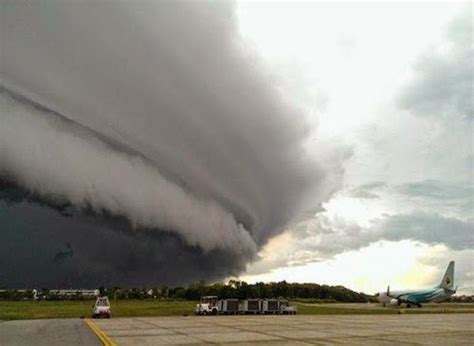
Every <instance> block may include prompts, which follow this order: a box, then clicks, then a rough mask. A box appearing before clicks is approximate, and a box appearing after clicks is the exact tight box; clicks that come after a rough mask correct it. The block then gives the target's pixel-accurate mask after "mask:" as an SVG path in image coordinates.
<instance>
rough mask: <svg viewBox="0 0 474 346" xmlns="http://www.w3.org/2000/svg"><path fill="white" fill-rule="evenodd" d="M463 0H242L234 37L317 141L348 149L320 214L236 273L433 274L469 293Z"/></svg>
mask: <svg viewBox="0 0 474 346" xmlns="http://www.w3.org/2000/svg"><path fill="white" fill-rule="evenodd" d="M471 5H472V4H469V3H456V2H445V3H430V2H422V3H415V4H414V3H408V2H398V3H392V2H391V3H386V2H384V3H374V2H367V3H362V4H361V3H349V4H348V3H345V4H342V3H323V2H316V3H314V2H298V3H288V2H279V3H273V2H261V3H252V2H242V3H239V7H238V13H239V14H238V17H239V28H240V32H241V34H242V35H243V37H244V38H245V40H247V41H249V42H251V46H252V47H254V49H255V50H256V51H258V53H259V54H260V56H261V57H262V59H264V60H265V62H266V63H267V64H269V65H270V66H272V71H273V73H274V74H275V78H276V79H278V81H279V83H281V84H280V88H281V89H282V90H283V92H284V93H285V94H286V95H289V97H290V98H291V99H292V100H293V101H294V102H295V103H297V104H298V106H299V107H301V108H302V109H304V110H305V114H306V115H307V116H308V117H309V118H310V121H313V122H314V123H315V124H316V128H317V129H316V131H315V134H314V139H313V141H312V142H310V143H308V144H307V148H308V150H309V151H311V150H313V148H315V147H317V146H318V145H319V141H323V142H333V143H334V142H335V143H338V144H339V145H341V146H344V147H346V148H349V149H348V150H349V153H348V154H347V157H346V158H345V160H344V177H343V184H342V187H341V189H339V190H338V191H337V192H336V193H335V194H334V195H333V196H332V198H331V199H330V200H329V201H327V202H325V203H323V209H324V210H323V211H322V212H319V213H317V214H315V215H313V216H312V217H310V218H309V220H305V221H304V222H301V223H299V224H296V225H294V226H292V227H290V228H288V230H287V231H286V232H285V233H283V234H282V235H280V236H279V237H277V238H274V239H273V240H271V241H270V242H269V243H268V244H267V245H266V247H265V248H264V249H263V251H262V252H261V253H260V257H261V258H260V260H259V261H257V262H255V263H253V264H252V265H250V266H249V268H248V271H247V273H246V274H245V275H243V276H241V278H242V279H244V280H246V281H250V282H255V281H273V280H277V281H278V280H287V281H299V282H301V281H304V282H307V281H309V282H311V281H316V282H324V283H328V284H336V283H337V284H343V285H345V286H347V287H350V288H352V289H355V290H360V291H365V292H377V291H381V290H383V289H384V287H386V285H388V284H390V285H392V286H391V287H397V288H407V287H410V288H418V287H427V286H430V285H435V284H438V281H439V280H440V278H441V276H442V273H443V272H444V270H445V268H446V266H447V264H448V262H449V261H450V260H455V261H456V264H457V275H458V279H459V286H460V288H461V290H460V293H471V294H472V292H474V288H473V286H474V251H473V248H474V228H473V224H472V222H473V210H474V209H473V196H474V184H473V183H474V181H473V175H472V172H473V132H472V130H473V128H472V120H473V115H474V112H473V107H472V100H473V96H474V94H473V63H472V61H473V60H472V52H473V51H472V49H473V36H472V35H473V31H472V7H471Z"/></svg>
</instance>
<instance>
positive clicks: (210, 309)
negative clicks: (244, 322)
mask: <svg viewBox="0 0 474 346" xmlns="http://www.w3.org/2000/svg"><path fill="white" fill-rule="evenodd" d="M218 312H219V304H218V299H217V296H204V297H201V301H200V302H199V304H197V305H196V309H195V313H196V315H217V313H218Z"/></svg>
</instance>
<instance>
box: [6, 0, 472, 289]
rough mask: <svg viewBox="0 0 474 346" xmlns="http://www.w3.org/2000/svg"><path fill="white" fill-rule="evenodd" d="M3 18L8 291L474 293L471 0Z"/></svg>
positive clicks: (9, 13)
mask: <svg viewBox="0 0 474 346" xmlns="http://www.w3.org/2000/svg"><path fill="white" fill-rule="evenodd" d="M2 14H3V16H2V22H1V23H0V25H1V30H0V34H1V35H2V36H1V45H2V46H1V50H2V54H1V55H0V58H1V60H0V68H1V70H0V72H1V74H0V122H1V125H2V126H0V236H1V237H2V241H1V242H0V286H11V287H24V286H30V287H32V286H38V287H59V286H81V287H85V286H90V287H95V286H100V285H105V286H113V285H119V286H146V285H153V286H156V285H157V284H162V283H166V284H187V283H189V282H192V281H196V280H200V279H206V280H208V281H214V280H223V279H226V278H235V277H239V278H241V279H244V280H247V281H251V282H254V281H259V280H263V281H273V280H287V281H298V282H317V283H326V284H342V285H345V286H347V287H349V288H352V289H355V290H358V291H365V292H367V293H372V292H375V291H380V290H385V289H386V286H387V285H388V284H390V285H391V287H393V288H401V287H411V288H415V287H421V286H430V285H436V284H438V283H439V280H440V279H441V275H442V273H443V272H444V270H445V268H446V266H447V264H448V262H449V261H450V260H455V261H456V268H457V269H456V278H457V281H458V285H459V287H460V292H461V293H466V292H469V293H473V292H474V288H473V286H474V285H473V280H474V250H473V248H474V229H473V220H474V215H473V207H474V206H473V195H474V181H473V174H472V173H473V160H474V149H473V128H472V124H473V121H474V114H473V104H472V100H473V96H474V95H473V65H472V61H473V28H472V4H471V3H456V2H453V1H449V2H445V3H429V2H419V3H416V4H412V3H409V2H398V3H397V2H390V3H389V2H382V3H375V2H364V3H356V2H345V3H333V2H328V3H322V2H309V1H304V2H293V1H288V2H270V1H263V2H236V3H234V2H224V1H215V2H212V1H210V2H204V1H203V2H201V1H183V2H181V1H176V2H175V1H151V0H142V1H120V2H110V1H92V0H83V1H61V0H49V1H44V2H39V1H38V2H31V1H16V0H7V1H4V2H2ZM19 134H21V135H19ZM91 237H94V239H100V240H101V241H100V242H99V241H98V242H90V241H89V239H90V238H91ZM102 242H103V243H105V244H107V246H106V249H107V256H104V255H103V248H104V247H102V246H99V245H100V244H102ZM18 253H26V254H28V256H22V257H21V258H18V256H17V254H18ZM11 263H15V265H14V266H12V265H11ZM51 268H53V269H51Z"/></svg>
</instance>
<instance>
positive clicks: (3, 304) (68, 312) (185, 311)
mask: <svg viewBox="0 0 474 346" xmlns="http://www.w3.org/2000/svg"><path fill="white" fill-rule="evenodd" d="M93 303H94V302H93V301H42V302H33V301H25V302H10V301H0V320H19V319H39V318H79V317H81V316H84V317H90V314H91V310H92V305H93ZM195 304H196V302H193V301H179V300H176V301H162V300H116V301H111V305H112V317H134V316H183V315H193V314H194V306H195ZM295 305H297V306H298V314H302V315H334V314H357V315H360V314H398V313H399V312H400V311H401V312H402V313H408V314H411V313H455V312H464V313H474V304H453V303H446V304H428V305H425V306H424V307H423V308H421V309H419V308H412V309H398V308H395V307H390V308H383V307H380V306H379V305H377V304H370V305H367V304H341V303H339V304H305V303H295Z"/></svg>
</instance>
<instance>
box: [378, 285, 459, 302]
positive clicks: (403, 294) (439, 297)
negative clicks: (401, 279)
mask: <svg viewBox="0 0 474 346" xmlns="http://www.w3.org/2000/svg"><path fill="white" fill-rule="evenodd" d="M453 294H454V292H452V291H451V292H449V291H448V290H446V289H444V288H441V287H433V288H429V289H421V290H406V291H392V292H390V295H387V293H386V292H380V293H379V295H378V297H377V298H378V300H379V302H380V303H381V304H383V305H400V304H402V303H407V304H410V303H411V304H414V305H420V304H424V303H429V302H440V301H443V300H446V299H448V298H449V297H451V296H452V295H453Z"/></svg>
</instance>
